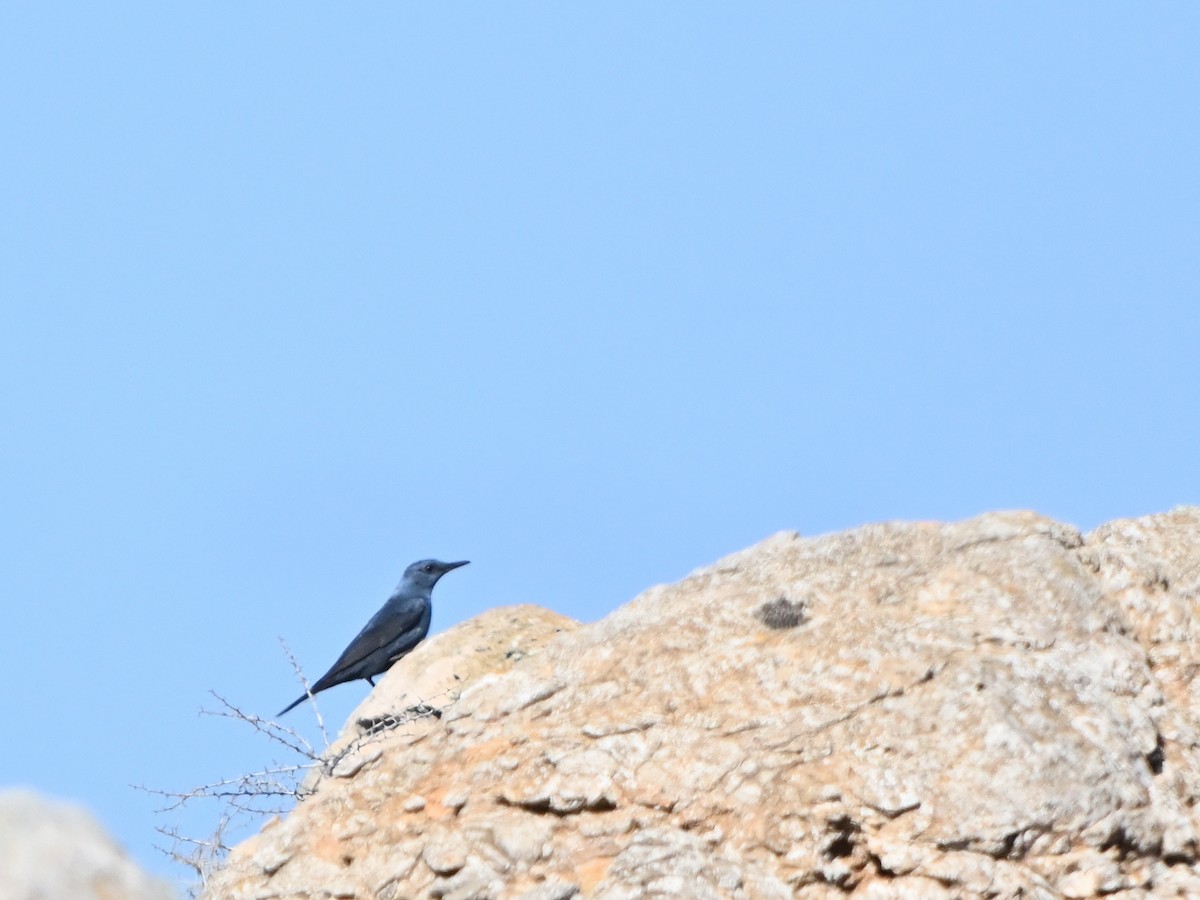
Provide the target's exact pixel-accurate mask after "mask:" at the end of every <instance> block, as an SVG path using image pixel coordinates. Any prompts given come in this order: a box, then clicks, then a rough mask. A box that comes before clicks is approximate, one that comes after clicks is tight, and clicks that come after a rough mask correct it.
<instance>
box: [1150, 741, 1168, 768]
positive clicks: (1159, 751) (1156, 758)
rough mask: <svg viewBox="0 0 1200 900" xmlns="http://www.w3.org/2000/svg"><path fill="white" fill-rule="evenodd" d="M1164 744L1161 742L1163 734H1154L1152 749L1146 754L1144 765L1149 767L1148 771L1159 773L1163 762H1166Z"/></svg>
mask: <svg viewBox="0 0 1200 900" xmlns="http://www.w3.org/2000/svg"><path fill="white" fill-rule="evenodd" d="M1166 759H1167V755H1166V746H1165V745H1164V744H1163V736H1162V735H1161V734H1158V735H1155V742H1154V749H1153V750H1151V751H1150V752H1149V753H1147V754H1146V765H1148V766H1149V767H1150V771H1151V772H1153V773H1154V774H1155V775H1161V774H1162V770H1163V763H1164V762H1166Z"/></svg>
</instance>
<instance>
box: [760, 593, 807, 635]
mask: <svg viewBox="0 0 1200 900" xmlns="http://www.w3.org/2000/svg"><path fill="white" fill-rule="evenodd" d="M804 607H805V605H804V603H803V602H792V601H791V600H788V599H787V598H786V597H780V598H779V599H778V600H772V601H771V602H770V603H764V604H763V605H762V606H760V607H759V608H758V609H757V610H755V612H754V615H755V616H757V617H758V620H759V621H760V622H762V623H763V624H764V625H766V626H767V627H768V628H770V629H772V630H775V631H781V630H783V629H785V628H795V627H796V626H797V625H803V624H804V623H805V622H806V621H808V614H807V612H806V611H805V608H804Z"/></svg>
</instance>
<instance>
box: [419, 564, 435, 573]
mask: <svg viewBox="0 0 1200 900" xmlns="http://www.w3.org/2000/svg"><path fill="white" fill-rule="evenodd" d="M421 568H422V569H424V570H425V571H426V572H432V571H433V566H432V565H431V564H430V563H425V565H423V566H422V567H421Z"/></svg>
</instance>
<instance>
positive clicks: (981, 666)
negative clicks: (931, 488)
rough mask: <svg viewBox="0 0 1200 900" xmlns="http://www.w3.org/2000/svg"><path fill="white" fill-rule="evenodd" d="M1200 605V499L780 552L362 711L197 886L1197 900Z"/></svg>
mask: <svg viewBox="0 0 1200 900" xmlns="http://www.w3.org/2000/svg"><path fill="white" fill-rule="evenodd" d="M1198 611H1200V509H1181V510H1177V511H1175V512H1172V513H1169V514H1166V515H1160V516H1151V517H1147V518H1144V519H1138V520H1132V521H1124V522H1114V523H1111V524H1109V525H1106V526H1104V527H1103V528H1100V529H1098V530H1097V531H1096V532H1094V533H1092V534H1090V535H1088V536H1087V537H1086V538H1084V537H1082V536H1081V535H1080V534H1079V533H1078V532H1077V531H1076V530H1075V529H1073V528H1071V527H1069V526H1066V525H1062V524H1059V523H1057V522H1053V521H1050V520H1048V519H1045V518H1041V517H1039V516H1036V515H1033V514H1029V513H997V514H991V515H986V516H982V517H979V518H977V519H973V520H970V521H967V522H962V523H956V524H948V525H940V524H932V523H917V524H885V525H873V526H868V527H865V528H861V529H858V530H855V531H851V532H847V533H844V534H836V535H831V536H827V537H822V538H817V539H811V540H805V539H801V538H799V537H797V536H796V535H794V534H780V535H776V536H775V537H772V538H770V539H768V540H766V541H764V542H763V543H761V544H759V545H757V546H755V547H752V548H750V549H749V550H746V551H743V552H741V553H737V554H735V555H733V556H730V557H727V558H726V559H723V560H721V561H719V562H718V563H716V564H715V565H713V566H710V567H708V568H705V569H702V570H700V571H697V572H695V573H694V574H692V575H691V576H689V577H688V578H686V579H684V580H683V581H681V582H679V583H678V584H675V585H671V586H664V587H656V588H652V589H651V590H649V591H647V592H645V593H644V594H642V595H641V596H639V597H638V598H636V599H635V600H633V601H632V602H631V603H629V604H627V605H626V606H624V607H622V608H621V609H619V610H617V611H616V612H615V613H613V614H612V615H610V616H608V617H607V618H605V619H604V620H602V621H600V622H598V623H596V624H593V625H588V626H582V627H579V628H578V629H575V630H565V629H564V630H563V631H562V632H561V633H558V634H557V636H553V637H551V636H550V634H549V632H547V631H546V630H545V629H543V630H541V631H540V632H538V633H539V634H540V635H541V638H539V639H537V640H534V641H531V644H538V646H536V647H534V646H531V648H530V652H526V651H524V650H522V649H520V648H519V647H517V645H518V644H520V640H521V639H520V636H519V633H520V629H517V630H516V632H515V633H514V634H513V635H509V636H508V637H507V638H505V639H504V640H502V641H493V642H491V643H490V644H489V646H491V648H492V649H491V650H489V651H488V652H489V653H492V654H493V655H492V657H491V658H492V659H493V662H494V661H495V658H496V656H495V650H496V648H497V647H503V646H506V642H507V643H512V644H513V646H514V647H515V648H516V652H515V653H514V655H513V656H512V657H509V656H507V650H505V652H504V654H503V656H504V658H505V660H506V662H505V663H504V665H503V666H502V667H501V668H497V667H496V666H494V665H489V666H483V667H481V670H480V671H479V672H477V673H474V674H470V673H468V674H465V675H461V676H460V679H459V680H458V681H456V682H455V686H454V687H453V690H451V691H449V692H442V693H441V695H440V696H442V698H443V701H444V702H442V705H441V707H440V712H441V715H440V718H436V717H434V716H430V715H424V716H420V717H418V718H416V719H414V718H413V716H412V715H411V714H406V713H404V709H406V708H407V707H405V706H404V704H406V703H409V702H410V700H414V699H416V700H424V699H426V696H427V695H431V694H432V693H434V692H433V691H427V692H416V694H413V693H412V692H410V695H409V696H407V697H404V698H398V699H397V700H393V701H388V702H384V701H383V698H382V694H381V696H380V697H379V698H375V699H374V700H372V701H369V702H372V703H378V704H380V705H376V706H374V707H373V712H372V713H371V714H370V715H362V716H357V717H356V719H362V720H363V721H364V724H362V725H359V726H355V727H357V728H360V729H362V732H361V733H350V734H348V735H346V736H345V738H344V740H347V741H349V742H350V744H351V745H352V744H353V743H354V741H355V740H358V741H360V742H361V741H364V740H366V739H369V741H370V749H369V751H368V752H364V753H359V754H358V755H357V756H355V751H353V750H350V751H348V750H347V745H343V746H342V747H341V748H340V749H339V750H338V751H337V752H339V753H343V754H345V760H346V762H347V763H348V764H347V765H344V766H341V767H340V768H337V769H335V774H334V775H333V776H330V777H326V778H325V779H323V780H322V781H320V782H319V783H317V784H316V785H315V788H316V790H315V793H314V794H313V795H312V796H311V797H310V798H309V799H307V800H305V801H304V802H303V803H301V804H300V805H299V806H298V807H297V809H296V810H295V811H294V812H292V813H291V814H290V815H289V816H288V817H287V818H286V819H283V820H277V821H274V822H272V823H270V824H269V825H268V826H267V827H265V828H264V829H263V831H262V833H261V834H260V835H258V836H257V837H255V838H253V839H251V840H250V841H247V842H246V843H245V844H243V845H242V846H240V847H238V848H237V849H236V850H235V851H234V852H233V854H232V855H231V857H230V859H229V862H228V864H227V866H226V868H225V869H224V871H223V872H221V873H220V874H219V875H218V876H217V877H216V878H215V879H214V880H213V881H212V882H211V883H210V888H209V893H208V896H209V897H211V898H251V897H256V898H257V897H262V898H266V897H279V898H300V897H316V896H332V897H360V898H365V897H380V898H400V897H424V896H434V897H446V898H485V897H524V898H530V900H533V898H537V900H565V898H569V897H573V896H583V897H595V898H633V897H641V896H647V895H652V896H655V895H656V896H686V897H754V898H757V897H766V898H770V897H793V896H796V897H839V898H841V897H848V896H849V897H863V898H867V897H869V898H893V897H894V898H900V897H912V898H918V897H933V898H937V897H945V898H950V897H980V898H982V897H1026V898H1058V897H1093V896H1107V897H1121V898H1132V897H1146V896H1153V897H1187V896H1200V876H1198V875H1197V868H1196V863H1197V852H1198V840H1197V836H1198V834H1200V812H1198V810H1200V807H1198V806H1197V801H1198V800H1200V755H1198V754H1200V741H1198V730H1197V729H1198V726H1200V693H1198V692H1200V684H1198V683H1197V680H1196V673H1197V672H1198V671H1200V666H1198V665H1197V662H1198V661H1200V660H1198V659H1197V655H1198V653H1200V651H1198V649H1197V642H1196V640H1195V638H1196V633H1195V632H1196V630H1197V627H1198V625H1197V612H1198ZM500 612H501V613H503V611H500ZM471 628H474V629H475V631H474V634H476V635H477V638H478V639H482V640H484V642H485V643H487V642H488V641H487V633H488V631H489V629H482V630H481V629H480V628H479V626H478V623H476V624H475V625H472V623H465V624H464V625H463V626H460V629H462V630H463V632H464V633H466V631H467V630H468V629H471ZM534 630H535V631H536V630H537V629H534ZM458 631H459V629H452V630H451V631H449V632H447V633H446V634H445V635H442V636H440V638H439V639H437V641H438V642H435V641H430V642H429V643H428V644H426V645H424V646H423V647H422V648H419V649H418V651H417V652H414V653H413V654H411V655H410V656H409V657H407V658H406V659H404V660H402V661H401V662H400V663H399V664H397V666H396V667H395V668H394V669H393V670H392V672H391V673H389V676H388V684H389V686H390V685H392V684H393V683H394V684H396V685H405V684H410V683H414V682H415V680H416V679H419V678H420V677H422V673H425V672H428V671H431V670H432V667H433V666H434V665H435V663H436V661H437V660H438V659H442V660H446V659H448V658H449V656H448V655H447V654H445V653H440V655H439V654H435V653H434V652H432V651H437V650H438V648H439V646H440V647H441V648H442V650H443V651H444V650H446V649H447V648H449V647H452V646H454V645H455V641H456V638H455V637H454V635H455V634H456V632H458ZM439 642H440V644H439ZM514 642H515V643H514ZM467 644H469V642H467ZM467 644H463V643H462V642H459V644H458V646H459V647H460V649H461V648H463V647H465V646H467ZM493 645H494V646H493ZM423 651H426V652H423ZM468 657H469V654H468ZM458 666H459V663H457V662H453V663H452V664H450V670H453V671H451V675H453V674H459V673H458ZM464 671H465V665H464ZM444 683H445V682H444V681H443V682H439V684H444ZM397 696H398V695H397Z"/></svg>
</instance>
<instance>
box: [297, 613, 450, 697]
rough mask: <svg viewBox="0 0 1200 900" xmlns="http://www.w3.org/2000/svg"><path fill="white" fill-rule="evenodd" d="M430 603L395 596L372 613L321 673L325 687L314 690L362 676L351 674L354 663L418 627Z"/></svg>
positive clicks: (321, 683) (320, 683) (322, 683)
mask: <svg viewBox="0 0 1200 900" xmlns="http://www.w3.org/2000/svg"><path fill="white" fill-rule="evenodd" d="M428 606H429V601H428V600H427V599H425V598H423V597H409V598H404V599H400V598H397V597H392V598H391V599H390V600H388V602H387V603H385V604H384V605H383V608H382V609H381V610H379V612H377V613H375V615H373V616H372V617H371V621H370V622H368V623H367V624H366V626H365V627H364V628H363V630H362V631H360V632H359V633H358V636H357V637H356V638H355V639H354V640H352V641H351V642H350V646H349V647H347V648H346V649H345V650H343V651H342V655H341V656H339V657H338V658H337V662H335V663H334V664H333V665H332V666H330V667H329V671H328V672H326V673H325V674H324V675H322V676H321V678H320V680H319V681H318V682H317V684H318V685H322V687H320V688H318V687H317V686H316V685H314V690H323V689H324V688H325V687H332V686H333V685H335V684H340V683H341V682H342V681H348V680H351V679H354V678H361V677H362V676H361V675H358V674H350V673H351V671H352V670H353V669H354V667H355V666H356V665H358V664H359V663H361V662H362V661H363V660H364V659H366V658H367V657H368V656H370V655H371V654H372V653H374V652H376V651H377V650H379V649H380V648H381V647H384V646H386V645H387V644H390V643H391V642H392V641H394V640H395V639H396V638H398V637H400V635H402V634H404V633H405V632H406V631H411V630H413V629H414V628H416V627H417V626H418V625H419V624H420V623H421V620H422V618H423V617H424V615H425V612H426V609H427V608H428Z"/></svg>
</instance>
